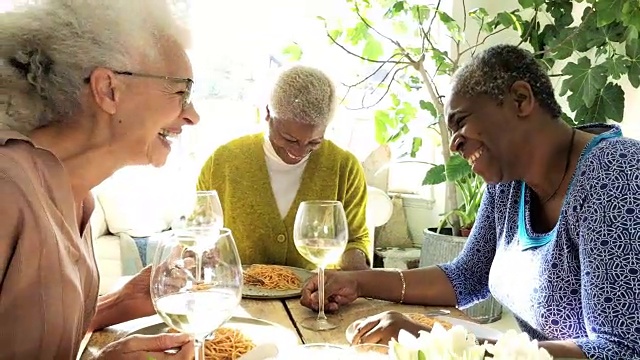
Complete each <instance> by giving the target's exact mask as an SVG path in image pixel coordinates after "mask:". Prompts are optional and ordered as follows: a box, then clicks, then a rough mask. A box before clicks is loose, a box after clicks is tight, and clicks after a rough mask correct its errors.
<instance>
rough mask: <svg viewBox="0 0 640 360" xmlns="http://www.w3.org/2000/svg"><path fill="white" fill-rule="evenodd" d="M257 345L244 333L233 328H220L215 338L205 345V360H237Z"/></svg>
mask: <svg viewBox="0 0 640 360" xmlns="http://www.w3.org/2000/svg"><path fill="white" fill-rule="evenodd" d="M254 347H256V345H255V344H254V342H253V341H251V339H249V338H248V337H247V336H245V335H244V334H243V333H242V332H240V331H239V330H236V329H232V328H225V327H222V328H219V329H218V330H216V331H215V333H214V337H213V339H211V340H207V341H205V343H204V358H205V360H237V359H239V358H240V357H241V356H243V355H244V354H246V353H248V352H249V351H251V350H252V349H253V348H254Z"/></svg>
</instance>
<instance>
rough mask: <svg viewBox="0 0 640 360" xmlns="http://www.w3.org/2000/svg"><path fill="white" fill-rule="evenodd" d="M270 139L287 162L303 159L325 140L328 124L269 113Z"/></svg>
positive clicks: (295, 162)
mask: <svg viewBox="0 0 640 360" xmlns="http://www.w3.org/2000/svg"><path fill="white" fill-rule="evenodd" d="M267 122H268V123H269V140H270V141H271V144H272V145H273V148H274V149H275V151H276V154H278V156H279V157H280V159H282V161H284V162H285V163H287V164H290V165H293V164H297V163H299V162H300V161H302V160H303V159H304V158H305V157H306V156H307V155H309V154H310V153H311V152H312V151H314V150H317V149H318V148H319V147H320V145H321V144H322V141H323V140H324V133H325V130H326V129H327V127H326V125H312V124H306V123H304V122H299V121H295V120H285V119H280V118H272V117H271V116H270V115H267Z"/></svg>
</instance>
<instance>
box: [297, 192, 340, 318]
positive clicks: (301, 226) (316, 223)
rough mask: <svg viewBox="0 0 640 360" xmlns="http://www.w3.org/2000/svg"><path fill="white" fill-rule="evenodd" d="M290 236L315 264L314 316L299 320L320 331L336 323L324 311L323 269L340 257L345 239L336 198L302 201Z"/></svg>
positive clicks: (299, 249)
mask: <svg viewBox="0 0 640 360" xmlns="http://www.w3.org/2000/svg"><path fill="white" fill-rule="evenodd" d="M293 240H294V242H295V245H296V249H297V250H298V252H300V254H301V255H302V256H303V257H304V258H305V259H307V260H309V261H310V262H312V263H313V264H315V265H317V266H318V292H319V294H318V295H319V296H318V300H319V306H318V308H319V311H318V317H317V318H308V319H305V320H303V321H302V323H301V325H302V326H303V327H304V328H307V329H310V330H314V331H323V330H331V329H335V328H336V327H337V325H336V324H333V323H331V322H329V321H328V320H327V316H326V315H325V313H324V300H325V297H324V270H325V268H326V267H327V266H328V265H331V264H335V263H337V262H338V261H339V260H340V257H341V256H342V253H343V252H344V249H345V247H346V246H347V242H348V240H349V234H348V225H347V217H346V215H345V212H344V208H343V207H342V203H341V202H339V201H304V202H302V203H301V204H300V207H299V208H298V212H297V214H296V221H295V224H294V228H293Z"/></svg>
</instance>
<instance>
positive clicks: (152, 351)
mask: <svg viewBox="0 0 640 360" xmlns="http://www.w3.org/2000/svg"><path fill="white" fill-rule="evenodd" d="M176 348H178V349H179V350H178V352H176V353H174V354H169V353H165V351H167V350H170V349H176ZM193 356H194V353H193V342H192V341H191V339H190V337H189V335H186V334H160V335H131V336H127V337H126V338H124V339H120V340H118V341H115V342H112V343H111V344H109V345H107V346H106V347H105V348H104V349H102V351H100V354H99V355H98V359H100V360H121V359H122V360H138V359H140V360H148V359H155V360H164V359H167V360H191V359H193Z"/></svg>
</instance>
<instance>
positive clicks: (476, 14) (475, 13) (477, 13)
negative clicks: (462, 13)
mask: <svg viewBox="0 0 640 360" xmlns="http://www.w3.org/2000/svg"><path fill="white" fill-rule="evenodd" d="M469 16H470V17H471V18H472V19H474V20H476V21H477V22H478V24H480V23H482V22H484V20H485V19H486V18H488V17H489V12H488V11H487V9H485V8H483V7H479V8H475V9H471V11H469Z"/></svg>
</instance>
